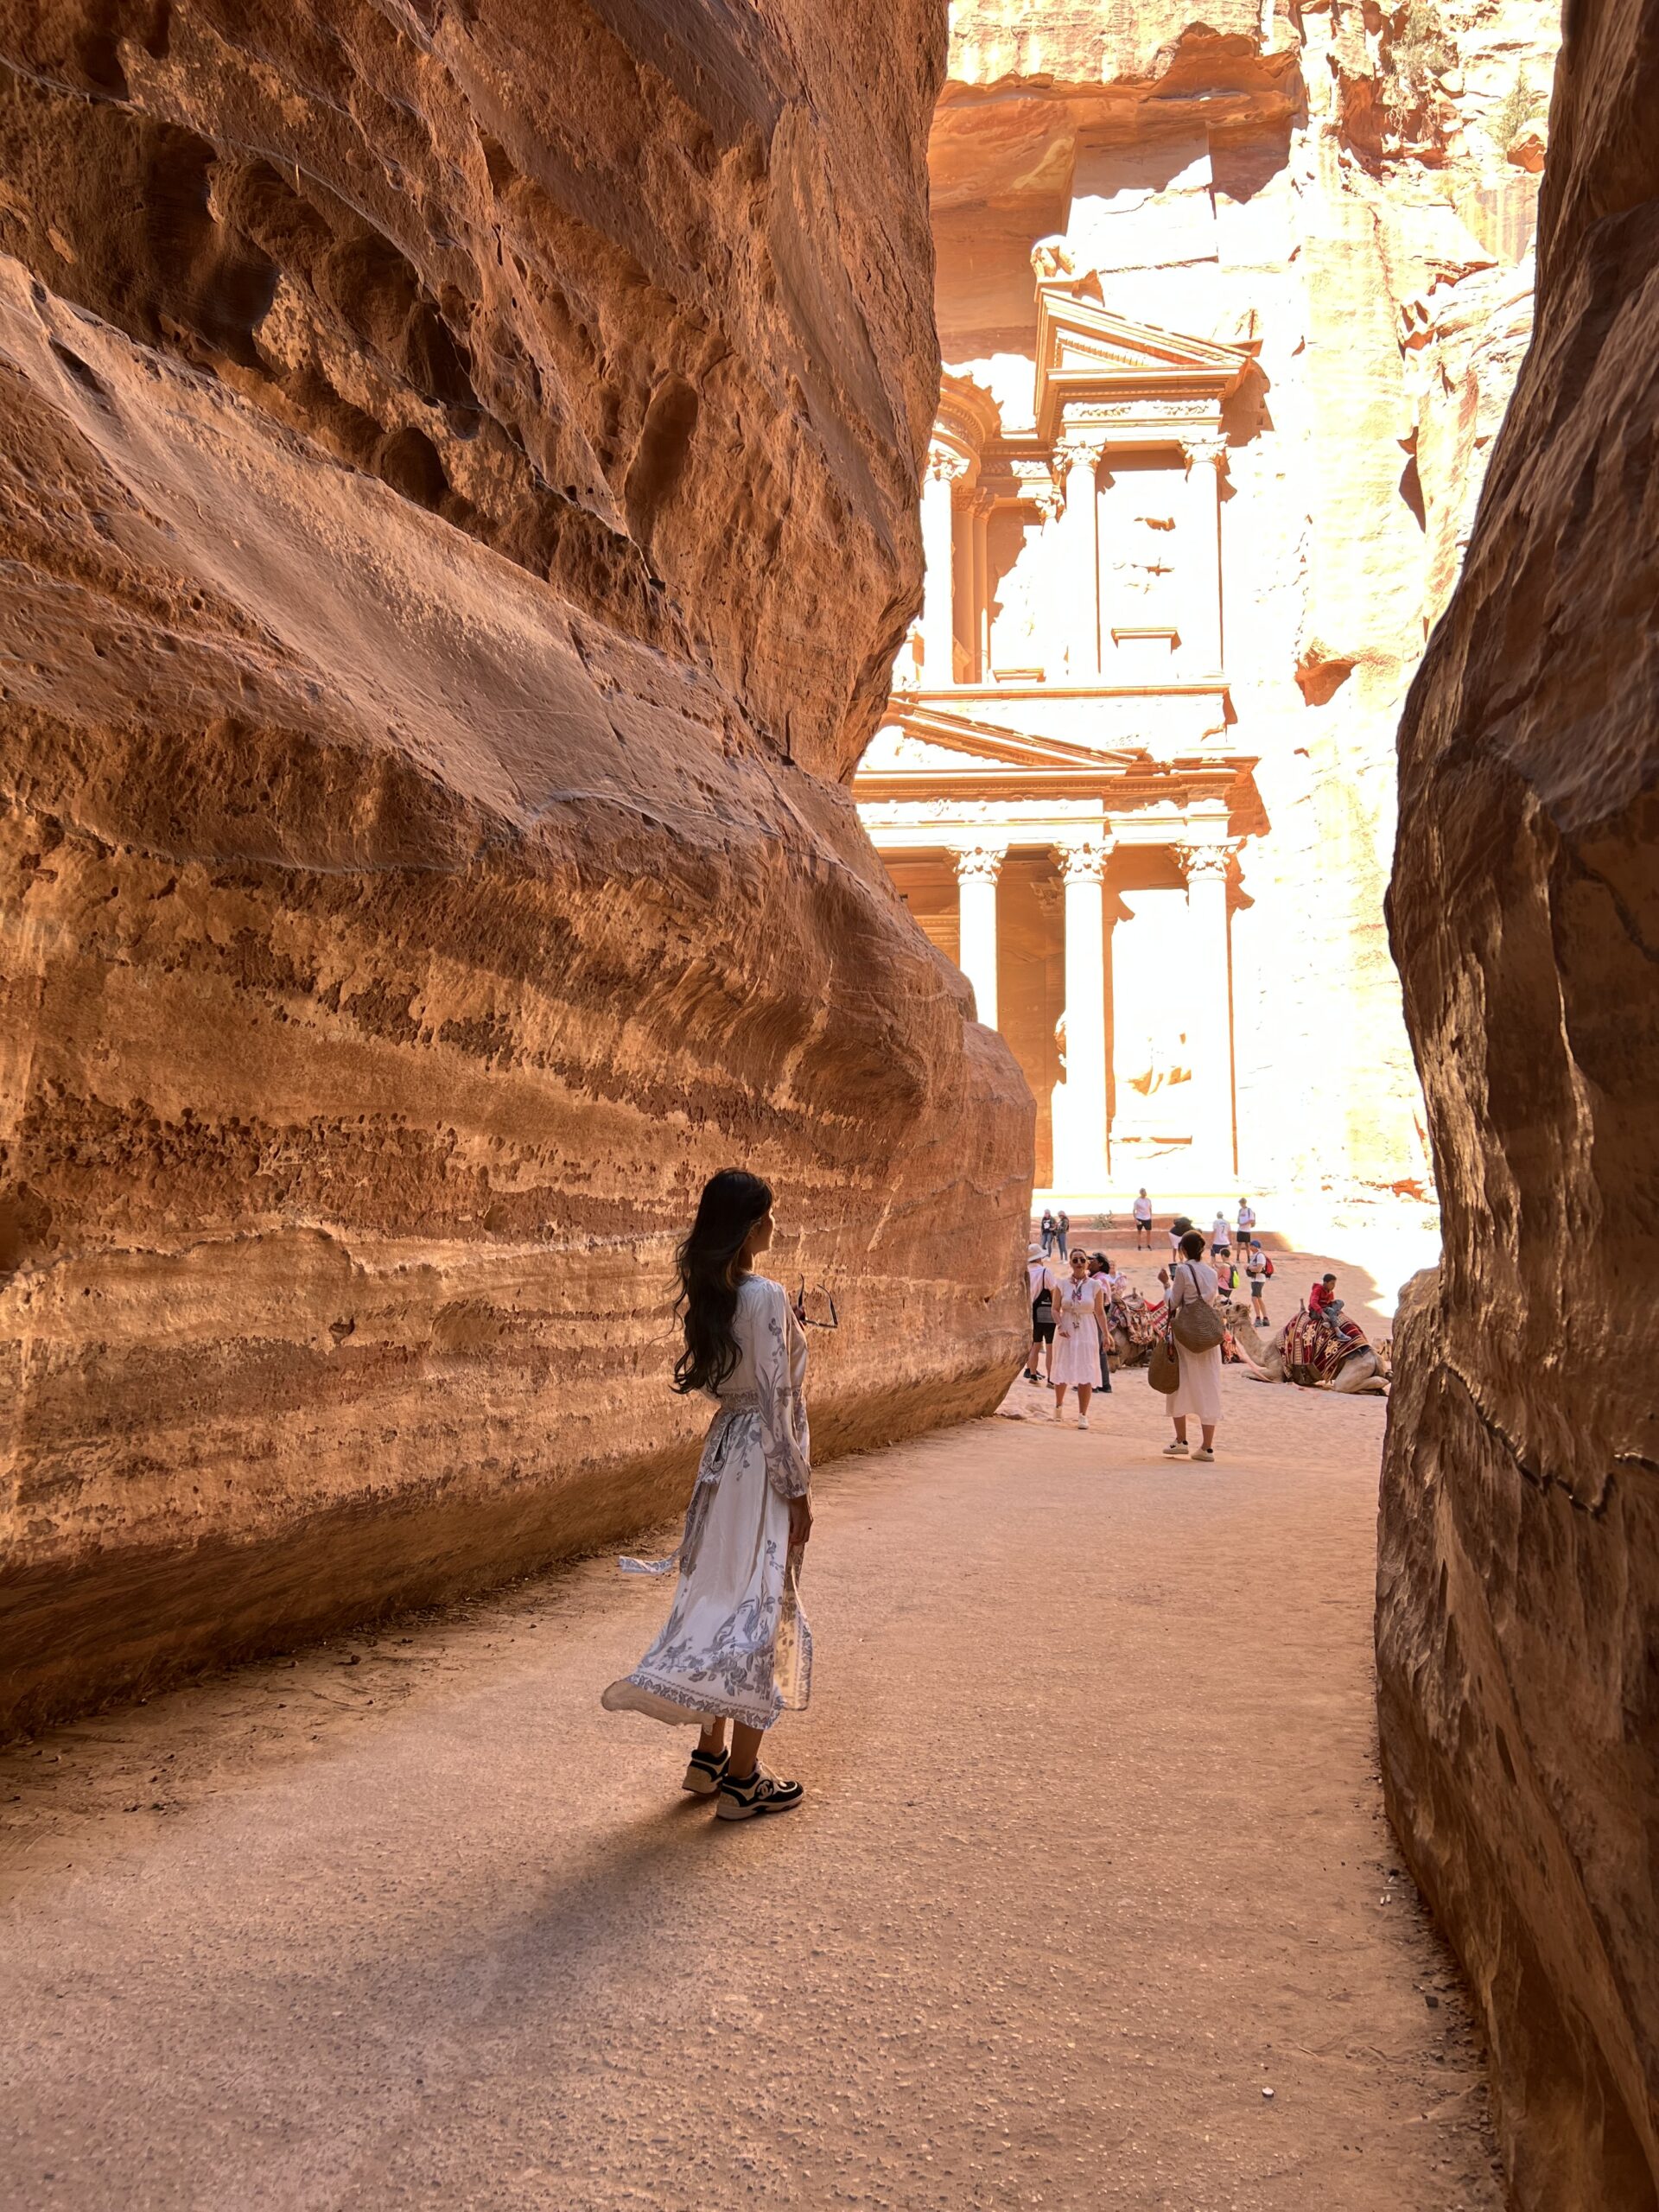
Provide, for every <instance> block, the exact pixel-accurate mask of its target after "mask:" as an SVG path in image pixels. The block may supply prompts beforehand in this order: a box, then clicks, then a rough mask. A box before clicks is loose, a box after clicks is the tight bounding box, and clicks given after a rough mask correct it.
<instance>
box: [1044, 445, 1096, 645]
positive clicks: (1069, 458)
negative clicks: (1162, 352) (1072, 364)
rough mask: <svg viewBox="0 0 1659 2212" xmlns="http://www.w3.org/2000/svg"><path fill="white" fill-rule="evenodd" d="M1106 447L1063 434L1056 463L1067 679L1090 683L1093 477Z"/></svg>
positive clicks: (1093, 615) (1093, 594)
mask: <svg viewBox="0 0 1659 2212" xmlns="http://www.w3.org/2000/svg"><path fill="white" fill-rule="evenodd" d="M1105 450H1106V441H1105V439H1104V438H1103V437H1100V436H1089V435H1085V434H1084V432H1082V431H1079V430H1067V431H1066V432H1065V434H1064V435H1063V436H1062V437H1061V439H1060V442H1059V445H1058V448H1057V449H1056V453H1055V460H1056V462H1057V464H1058V466H1059V467H1061V468H1062V469H1064V471H1065V518H1064V520H1063V522H1062V524H1061V526H1060V565H1061V576H1060V585H1061V598H1060V604H1061V607H1063V609H1064V614H1063V616H1062V620H1064V622H1065V638H1066V674H1067V677H1068V679H1069V681H1070V682H1071V683H1093V682H1095V681H1096V678H1097V677H1098V676H1099V674H1100V554H1099V548H1098V546H1097V544H1096V536H1097V531H1096V499H1095V474H1096V470H1097V469H1098V468H1099V467H1100V456H1101V455H1102V454H1103V453H1104V452H1105Z"/></svg>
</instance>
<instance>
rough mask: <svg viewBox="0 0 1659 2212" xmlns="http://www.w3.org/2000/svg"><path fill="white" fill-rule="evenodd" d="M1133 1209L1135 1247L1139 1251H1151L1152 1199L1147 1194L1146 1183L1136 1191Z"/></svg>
mask: <svg viewBox="0 0 1659 2212" xmlns="http://www.w3.org/2000/svg"><path fill="white" fill-rule="evenodd" d="M1133 1211H1134V1214H1135V1250H1136V1251H1137V1252H1150V1251H1151V1249H1152V1200H1151V1199H1150V1198H1148V1197H1147V1186H1146V1185H1145V1184H1144V1183H1143V1184H1142V1185H1141V1188H1140V1189H1139V1191H1138V1192H1136V1193H1135V1205H1134V1208H1133Z"/></svg>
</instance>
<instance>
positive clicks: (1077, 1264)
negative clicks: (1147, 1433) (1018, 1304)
mask: <svg viewBox="0 0 1659 2212" xmlns="http://www.w3.org/2000/svg"><path fill="white" fill-rule="evenodd" d="M1057 1302H1058V1307H1059V1312H1058V1317H1057V1320H1056V1337H1055V1343H1054V1364H1053V1366H1052V1368H1051V1369H1050V1370H1049V1380H1050V1382H1051V1383H1052V1384H1053V1385H1054V1418H1055V1420H1056V1421H1064V1420H1065V1393H1066V1386H1067V1385H1068V1384H1070V1385H1071V1388H1072V1389H1075V1390H1076V1392H1077V1427H1079V1428H1087V1427H1088V1426H1089V1401H1090V1398H1091V1397H1092V1396H1093V1395H1094V1394H1095V1392H1096V1390H1097V1389H1099V1388H1100V1345H1101V1339H1102V1338H1103V1336H1104V1335H1105V1333H1106V1310H1105V1305H1104V1301H1103V1299H1102V1296H1101V1289H1100V1284H1099V1282H1098V1281H1096V1279H1095V1278H1094V1277H1092V1276H1091V1275H1090V1273H1089V1255H1088V1254H1087V1253H1086V1252H1073V1253H1072V1254H1071V1275H1070V1277H1069V1279H1068V1280H1067V1281H1065V1282H1064V1283H1062V1284H1061V1286H1060V1295H1059V1298H1058V1301H1057Z"/></svg>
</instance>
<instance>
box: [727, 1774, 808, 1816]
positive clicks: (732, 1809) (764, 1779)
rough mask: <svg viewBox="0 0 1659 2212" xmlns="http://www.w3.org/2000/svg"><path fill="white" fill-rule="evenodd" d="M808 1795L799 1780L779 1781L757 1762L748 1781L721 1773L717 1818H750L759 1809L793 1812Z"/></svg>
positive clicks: (760, 1811)
mask: <svg viewBox="0 0 1659 2212" xmlns="http://www.w3.org/2000/svg"><path fill="white" fill-rule="evenodd" d="M805 1795H806V1792H805V1790H804V1789H802V1787H801V1785H800V1783H798V1782H780V1781H779V1779H778V1777H777V1776H776V1775H775V1774H768V1773H767V1772H766V1769H765V1768H764V1767H763V1766H757V1767H756V1768H755V1770H754V1772H753V1774H752V1775H751V1776H750V1777H749V1778H748V1780H747V1782H737V1781H734V1779H733V1777H731V1776H730V1775H729V1774H725V1775H722V1776H721V1781H720V1802H719V1804H718V1805H716V1806H715V1819H716V1820H717V1821H748V1820H753V1818H754V1816H755V1815H756V1814H757V1813H792V1812H793V1811H794V1809H795V1808H796V1807H797V1806H798V1804H799V1803H800V1802H801V1800H802V1798H803V1797H804V1796H805Z"/></svg>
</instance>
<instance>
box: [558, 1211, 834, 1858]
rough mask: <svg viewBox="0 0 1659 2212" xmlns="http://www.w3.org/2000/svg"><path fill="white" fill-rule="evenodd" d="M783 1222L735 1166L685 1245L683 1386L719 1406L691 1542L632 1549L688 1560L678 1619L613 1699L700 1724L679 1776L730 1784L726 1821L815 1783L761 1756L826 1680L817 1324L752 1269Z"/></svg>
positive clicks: (691, 1518)
mask: <svg viewBox="0 0 1659 2212" xmlns="http://www.w3.org/2000/svg"><path fill="white" fill-rule="evenodd" d="M771 1242H772V1192H770V1190H768V1188H767V1187H766V1185H765V1184H764V1183H763V1182H761V1181H760V1178H759V1177H758V1176H754V1175H748V1174H745V1173H744V1172H743V1171H742V1170H741V1168H737V1167H723V1168H721V1171H720V1173H718V1174H717V1175H713V1176H711V1177H710V1178H709V1181H708V1182H707V1183H705V1184H704V1185H703V1188H702V1198H701V1199H700V1200H699V1202H698V1205H697V1217H696V1221H695V1222H694V1223H693V1224H692V1225H691V1230H690V1234H689V1235H688V1236H687V1237H686V1239H685V1241H684V1243H683V1244H682V1245H681V1246H680V1249H679V1253H678V1263H679V1275H680V1299H679V1304H680V1310H681V1318H682V1323H683V1329H684V1332H685V1350H684V1351H683V1352H682V1353H681V1354H680V1357H679V1358H678V1359H677V1361H676V1362H675V1366H674V1387H675V1389H677V1390H679V1391H681V1392H688V1391H692V1390H700V1391H702V1392H703V1393H704V1394H705V1395H708V1396H709V1397H711V1398H713V1399H714V1400H715V1406H716V1411H715V1417H714V1421H713V1422H712V1423H711V1425H710V1427H709V1434H708V1439H707V1440H706V1442H705V1443H704V1445H703V1447H702V1460H701V1463H700V1464H699V1465H698V1468H697V1479H696V1486H695V1488H694V1489H693V1491H692V1492H691V1503H690V1508H689V1510H687V1513H686V1516H685V1529H684V1532H683V1535H682V1536H681V1538H680V1542H679V1547H678V1548H677V1550H676V1551H675V1552H673V1553H672V1554H671V1555H670V1556H669V1557H668V1558H667V1559H664V1560H652V1561H649V1562H647V1561H645V1560H624V1561H623V1567H624V1568H625V1570H626V1571H628V1572H630V1573H636V1574H666V1573H668V1572H669V1571H670V1569H671V1568H672V1567H676V1566H677V1567H678V1568H679V1581H678V1584H677V1587H676V1590H675V1592H674V1602H673V1604H672V1605H671V1607H670V1608H669V1615H668V1619H667V1621H666V1622H665V1624H664V1627H663V1630H662V1633H661V1634H660V1635H659V1636H658V1638H657V1640H656V1642H655V1643H653V1644H652V1647H651V1649H650V1650H649V1651H647V1652H646V1654H645V1657H644V1658H643V1659H642V1660H641V1661H640V1662H639V1665H638V1666H637V1667H636V1668H635V1669H634V1670H633V1672H632V1674H631V1675H624V1677H623V1678H622V1680H621V1681H617V1682H613V1683H612V1684H611V1686H610V1688H608V1689H607V1691H606V1692H605V1694H604V1696H603V1698H602V1700H601V1703H602V1704H603V1705H604V1706H605V1707H607V1710H609V1711H610V1712H612V1713H624V1712H632V1713H646V1714H649V1715H650V1717H651V1718H652V1719H655V1720H664V1721H669V1722H675V1723H678V1724H680V1725H682V1726H684V1725H687V1724H690V1725H692V1726H699V1725H700V1726H701V1730H702V1733H701V1734H700V1735H699V1737H698V1738H697V1746H696V1750H695V1751H693V1752H692V1754H691V1763H690V1765H689V1766H688V1767H687V1769H686V1770H685V1777H684V1779H683V1782H682V1783H681V1787H682V1789H689V1790H690V1791H691V1792H692V1794H693V1795H694V1796H699V1797H713V1798H715V1799H716V1800H717V1802H716V1804H715V1815H716V1817H717V1818H719V1819H721V1820H723V1821H747V1820H749V1819H751V1818H753V1816H754V1815H757V1814H766V1813H786V1812H789V1811H790V1810H791V1808H793V1807H795V1806H797V1805H798V1804H799V1803H800V1802H801V1799H802V1797H803V1796H804V1791H803V1789H802V1787H801V1785H800V1783H798V1782H784V1781H780V1780H779V1778H778V1777H776V1776H775V1775H771V1774H768V1773H767V1772H766V1769H765V1768H764V1767H763V1766H762V1765H761V1764H760V1740H761V1738H762V1737H763V1736H764V1734H765V1733H766V1730H767V1729H768V1728H770V1727H771V1726H772V1723H773V1721H774V1720H776V1719H777V1718H778V1715H779V1713H781V1712H785V1711H788V1712H799V1711H801V1710H802V1709H803V1708H804V1707H805V1705H806V1703H807V1700H808V1699H809V1697H810V1694H811V1688H812V1637H811V1632H810V1630H809V1629H808V1627H807V1624H806V1618H805V1616H804V1614H803V1613H802V1611H801V1610H800V1601H799V1597H798V1582H797V1577H798V1570H799V1566H800V1559H801V1553H802V1549H803V1548H804V1545H805V1543H806V1541H807V1539H808V1537H809V1536H810V1535H811V1533H812V1505H811V1500H810V1482H811V1468H810V1459H809V1444H808V1436H807V1426H806V1405H805V1401H804V1397H803V1395H802V1386H803V1384H804V1380H805V1374H806V1338H805V1336H804V1332H803V1331H802V1328H801V1325H800V1323H799V1322H798V1320H797V1319H796V1317H795V1313H794V1309H793V1307H792V1306H791V1304H790V1301H789V1297H788V1294H787V1293H786V1292H785V1289H784V1287H783V1286H782V1285H781V1284H780V1283H775V1282H772V1281H769V1280H768V1279H767V1278H766V1276H765V1275H758V1274H755V1273H754V1272H753V1268H754V1262H755V1260H756V1258H757V1257H758V1256H759V1255H760V1253H762V1252H764V1251H765V1250H766V1248H767V1246H768V1245H769V1244H770V1243H771ZM728 1722H729V1723H730V1725H731V1732H732V1740H731V1749H730V1751H729V1752H728V1750H727V1747H726V1730H727V1725H728Z"/></svg>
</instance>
